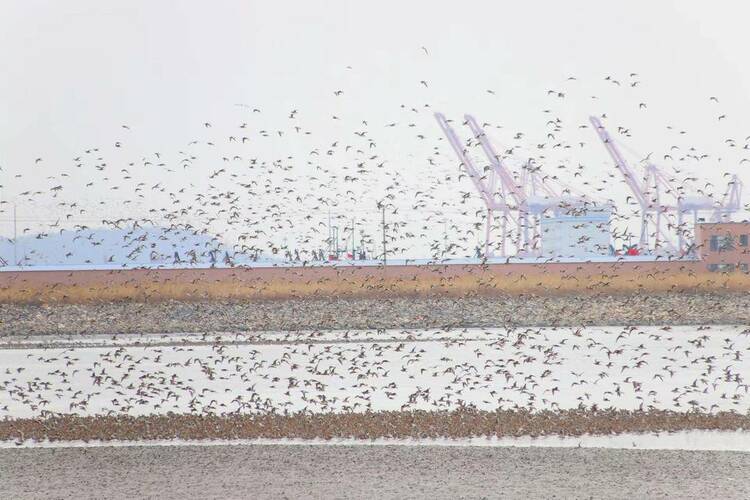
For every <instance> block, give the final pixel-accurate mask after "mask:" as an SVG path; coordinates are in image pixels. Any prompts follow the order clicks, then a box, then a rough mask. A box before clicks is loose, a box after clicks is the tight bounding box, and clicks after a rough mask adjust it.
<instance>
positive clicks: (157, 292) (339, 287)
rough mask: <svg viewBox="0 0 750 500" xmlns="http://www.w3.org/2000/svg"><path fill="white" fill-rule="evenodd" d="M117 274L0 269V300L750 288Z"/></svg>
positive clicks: (745, 284)
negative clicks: (55, 275)
mask: <svg viewBox="0 0 750 500" xmlns="http://www.w3.org/2000/svg"><path fill="white" fill-rule="evenodd" d="M35 272H36V271H35ZM116 273H117V274H111V273H110V274H107V273H104V272H102V273H101V275H97V276H95V277H94V278H93V279H86V280H80V281H79V280H77V277H76V275H75V274H73V273H71V274H69V275H68V276H66V279H54V280H53V279H50V280H46V279H45V277H44V276H36V277H35V279H28V280H26V279H14V280H9V279H6V278H5V277H4V276H3V275H2V274H0V303H55V302H62V303H87V302H97V301H138V302H150V301H162V300H180V301H190V300H207V299H221V300H225V299H231V300H236V299H254V300H258V299H262V300H265V299H289V298H315V297H334V296H337V297H359V298H378V297H393V296H413V295H420V296H425V295H428V296H429V295H444V296H453V297H460V296H469V295H499V294H510V295H521V294H535V295H547V294H577V295H580V294H598V293H606V294H626V293H633V292H648V293H663V292H742V291H750V275H747V274H743V273H733V274H718V273H709V272H689V273H688V272H671V271H670V272H667V271H662V272H659V271H656V272H649V270H647V269H643V270H634V269H626V270H618V271H617V272H611V273H608V272H601V271H594V272H592V271H590V270H589V269H587V268H584V269H582V270H578V271H576V272H572V273H563V272H545V271H543V270H540V268H539V267H533V268H532V267H531V266H529V269H528V270H527V271H525V272H519V271H514V272H508V273H506V272H502V271H499V270H497V267H495V268H492V269H483V268H482V266H476V269H474V270H473V271H471V272H463V273H454V274H453V275H448V273H445V275H444V274H441V273H440V272H415V271H413V269H409V268H405V269H404V270H403V271H402V272H398V271H392V270H389V272H388V273H387V274H386V273H384V272H381V271H378V270H377V269H376V270H374V271H373V270H367V271H363V272H356V271H348V272H346V273H341V274H336V275H334V276H333V277H330V276H320V275H319V274H315V272H314V271H311V272H307V271H298V272H295V273H291V274H289V275H286V276H285V275H282V274H279V275H276V276H271V277H263V276H241V277H237V276H222V277H220V278H218V279H211V278H210V277H208V276H203V277H201V278H200V279H198V278H194V279H189V275H184V276H183V275H177V276H176V277H167V275H166V274H164V275H163V277H161V278H159V277H145V278H144V277H143V276H140V275H139V276H136V275H135V274H129V273H134V272H133V271H116ZM208 274H210V273H208Z"/></svg>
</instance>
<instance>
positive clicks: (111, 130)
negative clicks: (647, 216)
mask: <svg viewBox="0 0 750 500" xmlns="http://www.w3.org/2000/svg"><path fill="white" fill-rule="evenodd" d="M749 14H750V7H748V4H747V3H746V2H741V1H736V2H730V1H726V2H705V1H692V0H690V1H683V0H680V1H677V0H675V1H641V0H638V1H629V2H602V1H595V0H590V1H589V0H587V1H566V2H561V1H538V2H533V1H529V2H519V1H507V2H506V1H487V2H481V1H473V2H469V3H461V2H455V1H445V2H443V1H437V0H432V1H409V2H405V1H379V2H356V1H314V0H311V1H295V2H284V1H210V2H205V1H201V2H199V1H188V0H181V1H158V0H148V1H143V0H131V1H118V2H114V1H101V0H89V1H82V0H71V1H65V2H59V1H53V0H47V1H40V0H24V1H20V0H17V1H9V0H3V1H1V2H0V68H2V75H3V77H2V78H0V168H2V171H0V185H2V188H0V194H1V195H2V198H3V199H5V200H15V201H16V202H17V203H18V204H19V205H20V206H22V207H24V210H27V211H28V210H33V208H32V207H33V203H34V202H31V201H29V200H28V199H24V197H22V196H20V193H22V192H24V191H27V190H35V189H38V190H41V191H44V192H45V193H47V192H49V189H50V187H51V186H53V185H56V184H57V183H58V182H60V178H59V175H60V174H61V173H62V172H66V173H68V174H69V177H68V179H67V180H66V182H68V184H66V187H65V191H64V192H65V195H66V199H67V200H68V201H72V200H75V199H76V198H78V197H80V198H81V199H89V198H91V199H99V198H100V199H103V200H107V199H112V200H114V201H113V204H112V206H111V207H108V209H107V210H108V211H109V212H110V213H113V212H117V210H121V209H122V207H121V205H118V203H117V200H118V198H117V197H116V195H115V194H113V192H112V191H101V192H97V191H96V185H95V186H93V187H89V188H88V189H86V190H84V188H83V186H84V185H85V183H84V181H86V180H87V179H85V178H76V175H77V174H76V173H75V172H72V169H73V166H72V164H71V159H72V158H74V157H77V156H79V155H80V154H81V151H83V150H84V149H86V148H90V147H99V148H102V150H108V151H109V150H113V144H114V143H115V142H116V141H123V142H127V146H128V148H130V149H129V151H130V152H131V153H132V154H134V155H146V154H149V153H153V152H156V151H159V152H162V153H163V154H165V155H169V154H170V152H174V151H177V150H180V148H184V147H185V144H187V143H188V142H189V141H190V140H192V139H194V138H197V135H199V134H204V135H205V133H206V129H205V128H204V127H203V123H205V122H211V123H213V124H217V125H215V126H214V129H216V128H221V127H222V126H223V124H226V126H227V127H230V126H235V125H236V123H238V122H240V121H243V120H247V119H253V120H256V122H257V121H259V120H265V121H264V122H262V123H260V124H258V127H259V128H263V127H266V128H267V129H268V130H275V129H278V128H281V127H282V126H283V127H287V128H288V127H289V124H288V121H285V120H287V115H288V114H289V113H290V111H291V110H294V109H296V110H298V113H299V116H300V117H301V118H300V119H301V120H304V123H305V127H306V128H307V129H309V130H311V131H312V132H313V133H314V134H317V135H318V136H319V137H322V138H321V142H323V141H326V142H327V141H329V140H330V139H331V138H332V139H333V140H336V138H337V135H336V134H338V133H339V132H340V133H342V134H343V133H351V131H352V130H354V129H356V127H357V125H358V124H360V123H361V121H362V120H365V121H367V122H368V123H369V124H370V125H368V126H369V127H371V128H376V127H377V131H378V133H380V130H382V128H383V126H384V124H386V123H389V122H392V121H393V122H395V121H399V123H406V121H408V120H407V119H406V118H404V116H403V115H400V114H399V113H403V110H402V109H401V108H400V106H401V105H402V104H403V105H405V106H406V108H405V109H407V110H408V109H409V108H411V107H414V108H417V109H418V110H420V113H419V118H418V119H417V118H414V121H415V123H416V125H417V127H416V128H417V129H418V130H419V131H423V132H422V133H423V134H429V139H432V141H431V142H430V143H429V145H427V144H426V143H425V142H420V140H419V139H417V138H416V137H415V136H416V133H415V130H409V129H408V128H401V129H399V132H400V133H399V134H392V135H390V136H383V137H382V138H381V142H380V144H379V150H380V155H381V158H384V159H387V161H388V163H387V165H388V167H389V168H390V169H395V170H397V171H399V172H400V174H401V176H402V177H403V179H404V184H405V185H407V186H408V188H409V189H412V190H416V189H418V188H419V186H420V183H421V182H428V181H427V180H426V178H425V177H424V175H425V172H429V168H430V167H429V166H428V164H427V163H426V156H427V155H428V154H429V153H430V151H431V150H432V148H433V147H434V146H435V144H436V143H435V141H437V139H438V137H439V132H438V129H437V127H436V126H435V124H434V121H433V120H432V118H431V111H430V110H440V111H444V112H445V113H446V114H448V115H449V116H452V117H455V118H460V116H461V115H462V113H464V112H471V113H473V114H475V115H476V116H477V117H478V118H479V120H480V122H481V121H487V122H490V123H493V124H500V125H502V127H503V128H501V129H495V131H493V132H492V133H491V135H493V134H496V135H493V139H495V140H496V141H499V142H500V144H501V146H502V147H507V143H506V142H504V141H506V140H510V139H509V137H512V135H513V134H515V133H516V132H518V131H524V132H525V133H526V134H527V137H528V138H529V139H528V144H525V145H522V147H527V148H529V149H530V150H533V149H534V146H535V144H537V143H538V142H540V141H542V140H544V136H545V134H546V132H547V131H548V130H547V129H546V128H545V122H546V121H547V120H548V119H549V117H550V115H549V114H543V113H542V110H544V109H552V110H553V115H554V116H556V117H561V118H562V119H563V120H564V121H565V122H566V123H567V124H569V125H570V126H569V127H568V128H567V130H568V132H569V135H568V137H567V140H568V141H570V142H576V141H578V140H584V139H583V137H585V140H586V141H587V146H586V147H585V148H584V149H582V150H581V151H580V152H575V153H571V154H570V155H568V156H569V157H568V158H564V159H558V160H560V161H562V160H565V161H567V162H569V163H572V164H573V165H575V164H576V163H585V164H586V165H587V172H590V175H591V178H592V179H594V178H602V177H604V176H605V175H606V174H607V173H608V172H611V171H612V166H611V163H610V162H609V161H608V158H607V156H606V153H605V151H604V150H603V148H601V146H600V145H599V144H597V142H596V139H595V137H594V136H593V132H591V130H588V131H585V134H584V135H580V136H579V135H576V134H578V132H577V130H576V129H577V126H578V125H579V124H584V123H586V118H587V116H588V115H589V114H592V113H596V114H601V113H607V116H608V117H609V118H608V120H609V121H608V125H610V126H611V127H612V128H616V126H617V125H619V124H623V126H627V127H628V128H630V129H631V133H632V137H631V138H628V139H627V140H626V142H627V143H628V145H630V146H632V147H634V148H636V149H637V150H638V151H639V152H642V153H643V154H645V153H648V152H651V151H655V157H656V156H659V157H661V155H662V154H664V153H665V152H668V151H669V148H670V146H671V145H672V144H676V142H673V141H677V139H680V140H682V141H683V142H682V143H680V145H681V147H683V148H687V147H689V146H693V147H695V148H696V151H706V152H710V153H711V154H712V160H713V161H712V162H702V163H697V164H695V165H693V166H689V165H688V166H687V169H688V170H690V171H691V172H693V173H695V174H697V175H698V176H700V177H701V179H703V178H706V179H709V180H711V181H713V182H714V183H715V184H716V185H718V184H719V183H720V182H721V180H722V174H723V173H724V172H736V173H739V174H740V175H741V176H742V178H743V179H744V181H745V183H746V184H747V185H748V186H750V176H749V175H747V173H746V172H747V169H750V162H745V163H743V164H740V163H739V160H740V159H741V158H742V157H743V156H742V153H743V152H744V153H750V151H748V150H744V151H743V150H742V147H743V146H744V144H746V143H747V142H748V141H746V140H745V138H746V137H748V136H750V118H748V116H750V115H749V114H748V112H749V111H750V59H749V58H748V55H749V54H748V51H749V49H748V47H750V34H749V33H750V31H748V29H747V22H748V19H749V18H750V16H749ZM422 47H425V48H426V49H427V52H428V54H425V52H424V51H423V50H422ZM630 73H637V76H636V77H633V78H630V77H629V75H630ZM608 75H611V76H612V77H613V78H615V79H618V80H619V81H621V82H622V83H623V85H622V87H623V88H619V87H617V88H615V87H614V86H613V85H611V84H610V83H609V82H607V81H605V80H604V78H605V77H606V76H608ZM570 76H575V77H576V80H575V81H573V80H568V77H570ZM422 80H424V81H426V82H427V88H425V86H424V85H422V84H420V81H422ZM632 81H639V82H640V83H639V84H638V86H637V87H630V86H629V83H630V82H632ZM488 89H491V90H493V92H494V95H491V94H489V93H487V90H488ZM549 89H555V90H558V91H563V92H564V93H565V94H566V97H565V98H564V99H557V98H555V97H548V96H547V92H546V91H547V90H549ZM334 90H343V91H344V95H343V96H338V97H337V96H334V95H333V91H334ZM592 95H596V96H597V99H595V100H594V99H591V96H592ZM709 96H716V97H717V98H718V99H719V103H718V104H717V103H715V102H713V101H709ZM640 102H644V103H646V104H647V109H646V110H643V109H640V108H639V106H638V104H639V103H640ZM239 103H242V104H246V105H248V106H250V107H257V108H260V109H262V113H261V116H257V115H256V116H253V115H252V114H250V111H249V110H248V109H247V108H242V107H238V106H236V104H239ZM425 104H429V109H427V108H425V107H424V105H425ZM242 113H244V115H243V114H242ZM722 114H725V115H726V116H727V118H726V119H724V120H721V121H719V120H718V119H717V117H718V116H719V115H722ZM332 115H336V116H337V117H339V118H341V120H340V121H342V122H345V123H346V124H348V125H341V124H340V123H333V122H332V121H331V116H332ZM417 120H419V121H417ZM122 124H128V125H129V127H130V132H128V133H131V132H132V135H129V136H125V135H124V133H125V132H124V130H123V128H122ZM373 124H374V125H373ZM667 125H673V126H674V127H675V130H686V131H688V134H686V135H683V136H681V137H677V138H675V136H674V135H670V134H674V131H670V130H668V129H667V128H666V126H667ZM337 127H338V128H337ZM347 127H348V129H347ZM465 133H466V132H465ZM503 134H508V135H507V136H504V135H503ZM285 137H287V136H285ZM727 138H732V139H734V140H735V141H736V147H734V148H727V147H726V144H727V143H726V139H727ZM344 140H346V139H344ZM258 147H259V148H260V149H261V150H262V149H263V148H266V150H265V154H266V155H267V159H268V160H269V161H271V160H272V159H274V158H282V157H284V156H287V155H289V156H296V157H299V156H300V155H304V154H306V153H307V150H306V149H305V148H308V147H309V144H307V143H303V144H299V143H296V142H293V141H291V140H290V141H289V142H286V143H284V142H282V141H277V142H275V143H274V144H273V145H270V144H269V145H259V146H258ZM440 148H442V150H441V153H442V155H443V158H444V160H443V162H444V164H445V166H444V167H443V168H444V169H445V171H449V170H450V169H454V170H455V169H456V168H457V162H456V161H455V159H454V158H453V156H452V154H451V151H450V150H448V149H447V147H446V145H445V142H444V141H443V142H442V145H441V146H440ZM302 150H305V152H304V153H302ZM136 152H137V153H136ZM578 154H580V158H578V157H573V156H574V155H578ZM746 156H748V157H750V154H747V155H746ZM37 158H42V159H43V160H42V161H41V162H38V163H36V162H35V159H37ZM719 158H721V160H719ZM556 161H557V160H556ZM549 167H550V168H553V167H554V164H553V165H550V166H549ZM390 171H391V172H392V171H393V170H390ZM19 174H20V177H18V175H19ZM144 175H145V174H144ZM149 175H150V174H149ZM152 177H153V176H152ZM156 177H158V176H156ZM169 179H173V178H171V177H170V178H169ZM169 179H167V178H165V182H174V180H169ZM566 180H568V179H566ZM188 181H189V179H182V182H188ZM456 182H458V181H457V180H456ZM460 182H461V183H462V184H460V185H459V184H457V185H456V188H455V189H456V192H458V191H460V190H463V191H469V190H471V185H470V183H468V181H467V180H466V179H465V178H464V179H462V180H461V181H460ZM699 185H701V186H702V184H699ZM174 188H175V189H177V188H179V185H176V186H174ZM444 189H446V190H447V191H450V187H444ZM617 189H622V193H620V194H621V195H622V196H624V194H625V191H624V188H621V186H620V187H618V188H617ZM617 189H615V190H614V191H612V192H608V194H610V195H611V196H612V197H614V198H617V196H618V193H616V192H615V191H617ZM77 190H79V191H80V192H78V191H77ZM371 190H373V191H377V188H376V186H375V185H373V186H372V187H371ZM716 191H717V192H720V191H722V189H721V188H716ZM373 196H375V197H377V196H382V193H374V194H373ZM446 196H447V195H446ZM40 198H41V197H38V198H37V199H38V200H39V201H38V203H40V204H42V205H43V204H44V202H43V201H42V200H40ZM446 199H447V198H446ZM362 203H364V202H362ZM477 203H478V202H477ZM371 205H372V204H368V205H367V208H368V209H370V208H371ZM0 208H2V207H0ZM355 208H357V207H352V206H346V204H342V206H341V210H345V211H346V210H353V209H355ZM0 218H4V219H7V218H8V210H7V205H5V209H4V212H3V213H0Z"/></svg>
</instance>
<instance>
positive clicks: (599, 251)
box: [541, 208, 611, 260]
mask: <svg viewBox="0 0 750 500" xmlns="http://www.w3.org/2000/svg"><path fill="white" fill-rule="evenodd" d="M609 220H610V210H609V209H608V208H602V209H589V210H587V211H586V212H585V213H582V214H571V215H558V216H556V217H549V218H545V219H542V223H541V231H542V256H543V257H545V258H553V259H571V258H572V259H582V260H586V259H588V258H591V257H601V256H602V255H609V254H610V245H611V233H610V230H609Z"/></svg>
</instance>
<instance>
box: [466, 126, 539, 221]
mask: <svg viewBox="0 0 750 500" xmlns="http://www.w3.org/2000/svg"><path fill="white" fill-rule="evenodd" d="M464 119H465V120H466V123H467V124H468V125H469V128H470V129H471V132H472V134H474V138H475V139H476V140H478V141H479V144H481V146H482V149H483V150H484V154H485V155H486V156H487V158H488V159H489V160H490V162H491V163H492V167H493V169H494V170H495V172H497V175H498V176H499V177H500V183H501V184H502V186H503V190H504V191H507V192H508V193H510V196H511V197H512V198H513V201H514V202H515V203H516V205H517V206H519V207H522V206H524V205H525V204H526V193H524V192H523V191H521V189H520V188H519V187H518V186H517V185H516V182H515V180H514V179H513V175H512V174H511V173H510V170H508V168H507V167H506V166H505V164H504V163H503V161H502V160H501V159H500V156H499V155H498V154H497V153H496V152H495V148H493V147H492V144H490V141H489V140H488V139H487V134H486V133H485V131H484V130H483V129H482V127H480V126H479V124H478V123H477V121H476V119H475V118H474V117H473V116H471V115H464Z"/></svg>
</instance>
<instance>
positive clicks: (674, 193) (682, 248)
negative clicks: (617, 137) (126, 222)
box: [589, 116, 742, 254]
mask: <svg viewBox="0 0 750 500" xmlns="http://www.w3.org/2000/svg"><path fill="white" fill-rule="evenodd" d="M589 121H590V122H591V125H593V127H594V130H595V131H596V133H597V135H598V136H599V139H600V140H601V141H602V143H603V144H604V147H605V148H606V149H607V152H608V153H609V155H610V157H611V158H612V160H613V161H614V163H615V167H616V168H617V170H619V172H620V173H621V174H622V175H623V177H624V178H625V183H626V184H627V185H628V187H629V188H630V191H631V192H632V193H633V197H634V198H635V200H636V201H637V202H638V205H640V215H641V230H640V235H639V246H640V247H641V249H642V251H645V252H650V251H652V250H653V251H655V252H658V251H659V250H660V249H661V248H662V247H664V246H666V247H667V249H668V250H669V251H672V252H677V253H679V254H684V253H685V252H686V250H687V247H688V245H687V241H686V240H687V238H686V237H685V235H686V234H687V233H689V231H687V230H686V228H685V224H684V221H683V219H684V215H685V214H690V213H692V214H693V224H695V223H697V222H698V216H699V213H701V212H711V217H710V220H711V221H712V222H719V221H723V220H727V219H729V217H730V216H731V214H732V213H734V212H736V211H738V210H739V209H740V204H741V202H740V198H741V191H742V183H741V181H740V180H739V178H738V177H737V176H736V175H734V176H732V179H731V180H730V182H729V184H728V185H727V191H726V193H725V194H724V197H723V199H722V200H721V201H716V200H715V199H713V198H711V197H710V196H705V195H701V196H683V195H682V194H681V193H680V191H679V190H678V189H677V188H676V187H675V186H674V185H673V184H672V182H671V181H670V179H669V177H668V176H667V175H666V174H665V173H664V172H663V171H662V170H661V169H660V168H659V167H657V166H656V165H654V164H653V163H650V162H649V163H648V164H647V165H646V167H645V169H644V172H643V174H642V175H638V174H637V173H636V171H635V170H634V169H633V168H632V167H631V166H630V165H629V164H628V162H627V160H626V159H625V157H624V156H623V155H622V153H621V152H620V150H619V148H618V147H617V145H616V144H615V142H614V140H613V139H612V137H611V136H610V135H609V132H607V129H606V128H604V125H602V122H601V120H599V118H597V117H596V116H591V117H589ZM665 197H669V198H670V199H671V200H672V201H673V202H672V203H665V202H664V198H665ZM673 214H674V215H675V216H676V219H677V222H676V224H673V223H672V221H671V219H670V217H671V216H672V215H673ZM670 228H675V229H676V233H677V246H676V247H675V245H674V243H673V241H672V240H673V238H672V237H671V235H670V232H669V229H670ZM652 239H653V248H651V247H652V245H651V241H652Z"/></svg>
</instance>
